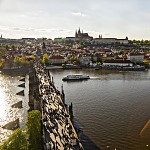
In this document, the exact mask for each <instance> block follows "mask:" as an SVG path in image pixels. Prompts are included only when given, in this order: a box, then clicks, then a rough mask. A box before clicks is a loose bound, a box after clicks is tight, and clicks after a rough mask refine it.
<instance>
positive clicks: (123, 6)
mask: <svg viewBox="0 0 150 150" xmlns="http://www.w3.org/2000/svg"><path fill="white" fill-rule="evenodd" d="M79 27H80V28H81V29H83V31H84V32H88V33H89V34H90V35H91V36H94V37H98V35H99V34H102V35H103V37H116V38H125V37H126V36H128V37H129V39H149V40H150V0H0V34H3V37H6V38H22V37H47V38H54V37H66V36H74V33H75V30H76V29H78V28H79Z"/></svg>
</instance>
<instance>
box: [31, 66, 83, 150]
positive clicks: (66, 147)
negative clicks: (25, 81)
mask: <svg viewBox="0 0 150 150" xmlns="http://www.w3.org/2000/svg"><path fill="white" fill-rule="evenodd" d="M34 68H35V71H36V77H37V78H38V82H39V94H40V97H41V108H42V124H43V136H44V143H45V144H44V145H45V150H83V147H82V144H81V142H80V140H79V138H78V137H77V134H76V131H75V130H74V126H73V125H72V122H71V121H70V115H69V114H68V111H67V109H66V106H65V104H64V101H63V100H62V95H61V93H60V92H59V91H58V90H57V89H56V88H55V86H54V82H53V77H52V78H51V75H50V74H49V73H48V72H46V71H45V70H44V68H43V67H42V66H41V65H40V64H36V65H35V67H34Z"/></svg>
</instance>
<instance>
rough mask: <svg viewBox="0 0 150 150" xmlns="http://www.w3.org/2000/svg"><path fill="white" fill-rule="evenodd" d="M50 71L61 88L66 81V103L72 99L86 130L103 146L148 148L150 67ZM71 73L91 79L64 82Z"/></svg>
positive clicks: (123, 149)
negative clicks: (144, 69) (124, 70)
mask: <svg viewBox="0 0 150 150" xmlns="http://www.w3.org/2000/svg"><path fill="white" fill-rule="evenodd" d="M51 74H52V75H53V77H54V82H55V85H56V87H57V88H58V89H59V90H60V89H61V85H62V84H63V87H64V91H65V95H66V103H67V104H70V103H71V102H72V103H73V111H74V116H75V118H76V119H77V121H78V123H79V126H80V127H81V128H82V130H83V132H84V134H85V135H86V136H88V138H89V139H90V140H91V141H93V142H94V143H95V145H97V146H98V147H99V148H100V149H102V150H105V149H111V150H115V149H117V150H145V149H149V147H150V129H149V130H148V129H144V130H142V129H143V127H144V126H145V124H146V123H147V122H148V120H149V119H150V92H149V90H150V71H144V72H107V71H100V70H89V69H86V70H52V71H51ZM69 74H84V75H89V76H90V77H91V79H89V80H87V81H77V82H75V81H74V82H63V81H62V78H63V77H64V76H66V75H69ZM141 131H142V132H141ZM147 131H148V132H147ZM140 133H141V134H140ZM145 133H146V134H145ZM91 150H93V149H91Z"/></svg>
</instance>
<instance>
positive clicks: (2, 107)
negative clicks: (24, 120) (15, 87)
mask: <svg viewBox="0 0 150 150" xmlns="http://www.w3.org/2000/svg"><path fill="white" fill-rule="evenodd" d="M0 99H1V104H0V123H1V122H3V121H4V120H5V119H6V117H7V113H6V110H7V107H8V106H7V103H6V101H5V99H6V94H5V92H4V90H3V89H2V88H1V87H0Z"/></svg>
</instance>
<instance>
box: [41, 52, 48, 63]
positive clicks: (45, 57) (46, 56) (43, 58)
mask: <svg viewBox="0 0 150 150" xmlns="http://www.w3.org/2000/svg"><path fill="white" fill-rule="evenodd" d="M42 63H43V64H48V55H47V54H44V55H43V57H42Z"/></svg>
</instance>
